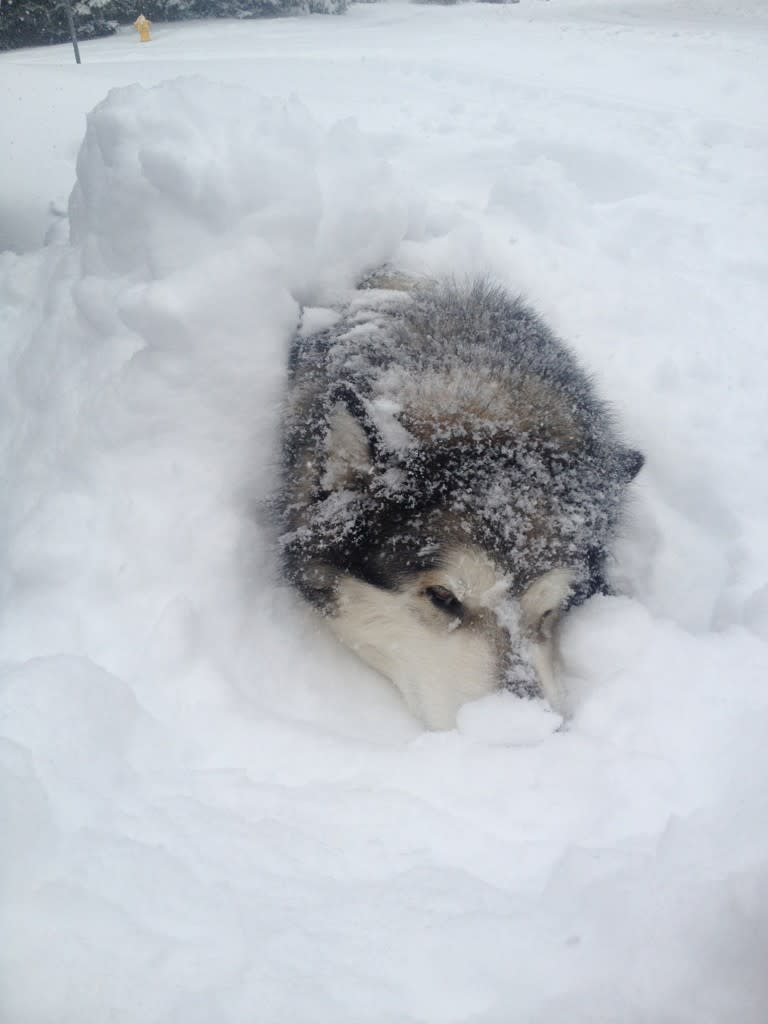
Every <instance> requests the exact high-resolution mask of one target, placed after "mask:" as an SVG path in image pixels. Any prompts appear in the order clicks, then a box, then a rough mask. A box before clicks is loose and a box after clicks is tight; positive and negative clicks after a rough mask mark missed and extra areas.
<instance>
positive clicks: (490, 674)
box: [278, 270, 644, 729]
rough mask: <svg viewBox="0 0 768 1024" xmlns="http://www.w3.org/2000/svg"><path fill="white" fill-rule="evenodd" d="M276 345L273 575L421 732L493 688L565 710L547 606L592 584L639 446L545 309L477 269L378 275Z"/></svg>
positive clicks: (596, 583)
mask: <svg viewBox="0 0 768 1024" xmlns="http://www.w3.org/2000/svg"><path fill="white" fill-rule="evenodd" d="M311 319H312V318H311V317H309V316H307V317H305V321H306V324H307V325H306V326H303V327H302V326H300V328H299V331H298V333H297V335H296V337H295V338H294V341H293V345H292V347H291V352H290V359H289V372H288V389H287V398H286V402H285V410H284V420H283V439H282V484H281V491H280V497H279V500H278V514H279V519H280V530H281V549H282V568H283V572H284V575H285V578H286V579H287V580H288V581H289V582H290V583H291V584H292V585H293V586H294V587H296V588H297V590H298V591H299V592H300V593H301V594H302V595H303V597H304V598H305V599H306V600H307V601H308V602H309V603H310V604H311V605H312V606H313V607H314V608H316V609H317V610H318V611H319V612H320V613H321V614H322V615H323V616H324V617H325V619H326V621H327V623H328V625H329V626H330V628H331V629H332V630H333V632H334V633H335V634H336V636H337V637H338V638H339V639H340V640H341V641H342V642H343V643H344V644H346V645H347V646H348V647H350V648H351V649H352V650H354V651H355V652H357V654H358V655H359V656H360V657H361V658H362V659H363V660H364V661H366V662H367V663H368V664H369V665H371V666H373V667H374V668H375V669H377V670H378V671H379V672H381V673H383V675H385V676H387V677H388V678H389V679H391V680H392V682H393V683H394V684H395V686H397V687H398V689H399V690H400V691H401V693H402V695H403V697H404V698H405V700H406V702H407V704H408V706H409V707H410V709H411V711H412V712H413V713H414V714H415V715H416V716H417V717H418V718H420V719H421V721H422V722H423V723H424V724H425V726H426V727H427V728H430V729H448V728H452V727H453V726H454V725H455V721H456V713H457V711H458V709H459V708H460V707H461V705H462V704H463V703H465V702H466V701H469V700H473V699H476V698H478V697H481V696H483V695H485V694H488V693H490V692H492V691H494V690H496V689H499V688H504V687H506V688H508V689H510V690H512V691H513V692H515V693H517V694H519V695H520V696H521V697H539V698H544V699H545V700H546V701H548V703H549V704H550V705H551V706H552V707H553V708H554V709H555V710H557V711H559V712H561V713H563V714H565V713H567V698H566V694H565V692H564V688H563V686H562V684H561V683H560V681H559V678H558V672H557V664H556V662H557V658H556V638H557V630H558V623H559V621H560V620H561V617H562V616H563V614H564V613H565V612H566V611H567V610H568V609H569V608H572V607H573V606H575V605H578V604H580V603H581V602H583V601H585V600H586V599H587V598H588V597H590V596H591V595H592V594H595V593H597V592H606V590H607V589H608V588H607V584H606V560H607V559H608V557H609V554H610V548H611V543H612V541H613V540H614V538H615V536H616V533H617V529H618V528H619V525H620V521H621V516H622V510H623V507H624V504H625V493H626V490H627V485H628V484H629V483H630V482H631V481H632V480H633V478H634V477H635V476H636V475H637V473H638V472H639V470H640V469H641V467H642V465H643V461H644V460H643V456H642V455H641V454H640V453H639V452H638V451H635V450H634V449H632V448H629V447H627V446H626V445H625V444H624V443H623V441H622V440H621V438H620V437H619V435H618V433H617V431H616V428H615V425H614V422H613V417H612V415H611V413H610V411H609V409H608V407H607V406H606V405H605V404H604V403H603V402H602V401H601V400H600V399H599V398H598V396H597V394H596V392H595V389H594V387H593V385H592V383H591V382H590V379H589V377H588V376H587V374H586V373H585V372H584V371H583V370H582V369H581V368H580V367H579V366H578V364H577V362H576V360H575V359H574V357H573V355H572V354H571V353H570V352H569V351H568V349H567V348H566V347H565V345H564V344H563V343H562V342H561V341H560V340H558V338H557V337H555V335H554V334H553V333H552V331H551V330H550V329H549V328H548V327H547V326H546V325H545V324H544V322H543V321H542V320H541V318H540V317H539V316H538V315H537V314H536V313H535V312H534V311H533V310H532V309H531V308H529V306H527V305H526V304H525V303H524V302H523V301H521V300H520V299H518V298H516V297H513V296H511V295H510V294H508V293H507V291H506V290H505V289H503V288H502V287H499V286H497V285H495V284H492V283H490V282H489V281H487V280H485V279H476V280H470V281H468V282H467V283H464V284H461V283H456V282H454V281H453V280H438V281H424V282H420V281H416V280H412V279H410V278H407V277H405V276H404V275H400V274H397V273H393V272H390V271H386V270H385V271H381V272H378V273H376V274H374V275H372V276H371V277H369V278H368V279H367V280H364V281H363V282H362V283H361V285H360V286H359V287H358V288H357V289H356V290H355V291H354V292H353V293H352V294H351V295H350V296H349V298H348V301H345V302H344V303H342V304H340V305H339V306H338V308H336V310H335V311H334V312H333V315H332V322H328V320H327V319H326V322H325V323H321V324H320V325H317V326H316V327H315V329H312V328H311V326H310V325H309V323H310V321H311Z"/></svg>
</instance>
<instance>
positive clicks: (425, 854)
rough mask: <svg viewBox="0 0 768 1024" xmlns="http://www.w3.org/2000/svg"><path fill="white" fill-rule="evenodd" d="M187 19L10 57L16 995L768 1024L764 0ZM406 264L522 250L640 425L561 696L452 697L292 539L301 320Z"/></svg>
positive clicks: (572, 639)
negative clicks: (433, 690) (605, 582)
mask: <svg viewBox="0 0 768 1024" xmlns="http://www.w3.org/2000/svg"><path fill="white" fill-rule="evenodd" d="M153 34H154V38H153V41H152V43H151V44H147V45H145V46H141V47H140V44H139V43H138V40H137V37H136V36H135V33H134V32H133V31H132V30H131V31H125V32H121V33H120V34H119V35H118V36H116V37H114V38H111V39H105V40H97V41H93V42H90V43H86V44H83V46H82V48H81V49H82V55H83V62H84V63H83V65H82V66H81V67H75V66H74V65H73V64H72V55H71V48H67V47H50V48H46V49H38V50H26V51H18V52H15V53H11V54H6V55H3V57H2V58H1V59H0V87H1V88H2V94H3V100H2V104H3V119H2V122H1V123H0V146H1V147H2V148H1V151H2V153H3V191H2V197H0V231H1V232H2V238H0V242H1V243H2V245H3V246H4V247H5V248H6V250H7V251H5V252H4V253H3V254H1V255H0V296H1V298H0V338H1V339H2V346H3V350H4V352H5V353H7V357H6V358H5V359H4V361H3V366H2V370H1V371H0V372H1V373H2V377H1V378H0V396H1V399H2V404H1V406H0V407H2V410H3V412H2V417H1V418H0V460H1V461H0V475H1V477H2V480H3V487H2V491H1V492H0V516H1V517H2V518H1V519H0V522H1V523H2V535H3V544H2V546H1V547H0V595H2V617H1V618H0V669H1V675H0V680H1V682H0V735H1V736H2V739H1V740H0V785H1V786H2V795H1V796H0V808H1V811H0V813H1V814H2V820H3V836H2V844H0V877H1V878H2V883H3V897H2V900H1V901H0V920H1V922H2V923H1V925H0V963H1V964H2V978H3V981H2V985H1V987H0V1018H1V1019H2V1020H3V1022H4V1024H5V1022H6V1021H7V1022H8V1024H102V1022H104V1021H107V1020H109V1021H114V1022H120V1024H161V1022H162V1024H171V1022H173V1024H177V1022H178V1024H182V1022H183V1024H197V1022H199V1024H211V1022H213V1021H215V1022H216V1024H252V1022H253V1021H259V1022H264V1024H278V1022H280V1024H282V1022H290V1024H331V1022H332V1024H364V1022H370V1024H405V1022H413V1024H416V1022H419V1024H421V1022H429V1024H432V1022H434V1024H443V1022H446V1024H447V1022H457V1024H458V1022H470V1021H471V1022H473V1024H510V1022H517V1021H520V1022H525V1024H529V1022H530V1024H560V1022H562V1021H569V1022H573V1024H577V1022H582V1024H596V1022H603V1021H604V1022H606V1024H608V1022H611V1024H613V1022H615V1021H622V1022H628V1024H629V1022H636V1024H646V1022H648V1021H653V1022H664V1024H710V1022H711V1024H720V1022H724V1021H738V1022H739V1024H762V1022H763V1021H764V1020H765V1019H766V1017H767V1016H768V975H767V974H766V970H765V965H766V962H767V957H768V783H767V782H766V778H768V774H767V769H768V752H767V746H766V735H768V524H767V523H766V518H765V509H766V508H767V507H768V474H766V473H765V470H764V464H765V457H766V452H767V451H768V417H766V402H765V384H764V381H765V372H766V348H765V323H766V319H767V314H768V249H766V244H765V242H766V237H767V236H766V229H767V228H768V223H767V221H766V210H767V209H768V126H767V125H766V122H765V116H764V114H765V109H766V96H768V88H766V87H767V86H768V12H766V10H765V7H764V5H763V4H762V2H761V0H734V2H725V0H722V2H718V0H701V2H699V0H616V2H613V3H608V2H600V0H552V2H551V3H542V2H539V0H521V2H520V3H519V4H514V5H508V6H507V5H503V6H496V5H492V6H488V5H475V4H462V5H458V6H454V7H447V8H444V7H437V8H436V7H432V6H424V5H406V4H400V3H391V4H390V3H384V4H378V5H373V6H368V5H365V6H355V7H353V8H352V9H351V10H350V12H349V14H348V15H346V16H345V17H343V18H322V17H304V18H292V19H279V20H272V21H264V22H248V23H241V22H216V23H198V24H184V25H156V26H155V27H154V33H153ZM89 111H90V113H88V112H89ZM86 113H88V118H87V127H86V121H85V115H86ZM75 159H76V160H77V164H76V167H75ZM384 262H390V263H392V264H393V265H395V266H398V267H401V268H402V269H403V270H405V271H409V272H414V273H420V274H422V273H423V274H432V273H441V272H446V271H448V272H452V273H455V274H457V275H462V274H464V273H469V272H477V271H484V272H487V273H489V274H491V275H492V276H494V277H496V278H497V279H498V280H500V281H502V282H504V283H505V284H506V285H507V286H508V287H510V288H512V289H519V290H520V291H521V292H522V293H523V294H524V295H525V296H526V297H527V299H528V300H529V301H530V302H532V303H533V304H534V305H535V306H536V307H537V308H538V309H539V310H540V311H541V313H542V314H543V315H544V316H545V317H546V318H547V320H548V321H549V322H550V323H552V325H553V326H554V327H555V328H556V329H557V331H558V332H559V333H560V334H561V335H562V336H563V337H565V338H566V339H567V340H568V341H569V343H570V344H571V345H572V346H573V348H574V350H575V352H576V353H577V355H578V357H579V359H580V360H581V362H582V363H583V364H584V365H585V366H587V367H588V368H589V370H590V371H591V372H592V373H593V375H594V377H595V380H596V382H597V384H598V387H599V388H600V390H601V392H602V393H603V394H604V395H605V396H606V397H608V398H610V399H611V401H612V402H613V404H614V406H615V408H616V411H617V413H618V415H619V418H620V420H621V422H622V423H623V425H624V430H625V434H626V436H627V437H628V438H629V439H631V442H632V443H633V444H635V445H637V446H638V447H639V448H641V449H642V450H643V451H644V453H645V455H646V459H647V462H646V467H645V469H644V470H643V471H642V473H641V475H640V477H639V478H638V480H637V482H636V483H635V484H634V485H633V488H634V491H635V498H634V501H633V504H632V506H631V509H630V515H629V519H628V523H627V526H626V529H625V531H624V535H623V536H622V538H621V542H620V545H619V550H618V552H617V560H616V565H615V568H614V576H615V579H616V581H617V583H618V585H619V587H620V589H621V591H622V596H617V597H599V598H594V599H592V600H591V601H589V602H588V603H587V604H586V605H584V606H582V607H580V608H578V609H576V610H574V611H573V613H572V614H571V615H570V616H569V618H568V620H567V623H566V626H565V629H564V635H563V638H562V646H563V656H564V665H565V678H566V681H567V683H568V686H569V690H570V693H571V699H572V703H573V707H574V715H573V718H572V720H571V721H569V722H568V723H567V724H566V725H565V726H562V723H561V721H560V719H559V718H558V716H556V715H554V714H552V713H551V712H548V711H547V710H546V708H544V707H542V706H541V705H539V704H535V703H534V704H531V705H528V706H527V708H526V710H525V711H521V702H520V701H519V700H518V699H517V698H514V697H513V696H512V695H510V694H504V693H501V694H497V695H493V696H491V697H488V698H486V699H485V700H483V701H481V702H478V703H476V704H474V705H468V706H466V707H465V708H464V709H463V710H462V712H461V713H460V715H459V721H458V726H457V729H456V730H453V731H449V732H440V733H425V732H423V731H422V729H421V728H420V726H419V725H418V723H417V722H415V721H414V720H413V719H412V718H411V717H410V716H409V714H408V713H407V711H406V710H405V708H404V707H403V705H402V702H401V700H400V698H399V697H398V695H397V693H396V692H395V690H394V688H393V687H392V686H391V685H390V684H388V683H387V682H386V681H385V680H383V679H381V678H379V677H378V676H376V675H375V674H374V673H373V672H371V671H369V670H368V669H366V668H365V666H363V665H362V664H361V663H360V662H359V661H357V660H356V659H355V657H354V656H353V655H352V654H350V653H348V652H346V651H345V650H343V649H342V648H340V647H339V646H338V645H337V643H336V642H335V641H334V640H333V638H332V637H330V636H329V635H328V633H327V632H326V631H325V630H324V629H323V627H322V625H321V624H319V623H318V622H317V620H316V619H315V618H314V617H313V615H312V614H311V612H310V611H308V610H307V609H306V608H304V607H303V606H302V604H301V603H300V601H299V600H298V599H297V597H296V596H295V595H294V594H292V593H291V592H290V591H289V590H288V589H287V588H286V587H284V586H283V585H281V583H280V582H279V579H278V576H277V573H276V564H275V563H276V560H275V547H274V543H273V537H272V533H271V530H270V528H269V526H268V524H267V523H266V521H265V517H264V514H263V504H264V501H265V499H266V498H267V497H268V496H269V495H270V494H271V493H272V491H273V488H274V485H275V476H276V457H277V450H276V444H275V442H276V437H277V432H278V428H279V405H280V400H281V394H282V388H283V383H284V379H285V356H286V352H287V348H288V345H289V342H290V338H291V335H292V333H293V331H294V329H295V327H296V324H297V322H298V318H299V314H300V308H301V306H302V305H307V306H311V307H313V314H312V316H313V322H315V323H322V322H324V319H323V318H324V317H327V316H329V314H328V313H326V312H323V311H324V310H326V309H327V307H328V306H329V305H330V304H331V303H332V302H333V300H334V296H335V295H337V294H338V293H339V292H340V291H343V290H344V289H346V288H349V287H350V286H351V285H352V284H353V282H354V281H355V279H356V278H358V277H359V275H360V274H362V273H363V272H365V271H368V270H370V269H372V268H374V267H376V266H377V265H380V264H382V263H384ZM561 726H562V727H561Z"/></svg>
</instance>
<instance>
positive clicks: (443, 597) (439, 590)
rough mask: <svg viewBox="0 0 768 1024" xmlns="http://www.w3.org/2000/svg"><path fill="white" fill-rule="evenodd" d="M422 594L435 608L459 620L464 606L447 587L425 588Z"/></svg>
mask: <svg viewBox="0 0 768 1024" xmlns="http://www.w3.org/2000/svg"><path fill="white" fill-rule="evenodd" d="M424 593H425V594H426V595H427V597H428V598H429V600H430V601H431V602H432V604H433V605H434V606H435V608H439V609H440V611H441V612H445V613H446V615H455V616H457V617H458V618H461V616H462V615H463V614H464V606H463V605H462V603H461V601H460V600H459V599H458V597H456V595H455V594H452V593H451V591H450V590H449V589H448V588H447V587H427V589H426V590H425V591H424Z"/></svg>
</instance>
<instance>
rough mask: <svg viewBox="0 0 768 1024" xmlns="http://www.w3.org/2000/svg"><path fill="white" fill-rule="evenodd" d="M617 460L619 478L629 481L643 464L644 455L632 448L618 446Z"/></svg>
mask: <svg viewBox="0 0 768 1024" xmlns="http://www.w3.org/2000/svg"><path fill="white" fill-rule="evenodd" d="M617 461H618V466H619V475H620V477H621V479H622V480H624V481H625V482H626V483H629V482H630V481H631V480H634V479H635V477H636V476H637V474H638V473H639V472H640V470H641V469H642V468H643V466H644V465H645V456H644V455H643V453H642V452H638V451H635V449H634V448H620V449H619V451H618V459H617Z"/></svg>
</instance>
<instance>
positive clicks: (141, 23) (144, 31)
mask: <svg viewBox="0 0 768 1024" xmlns="http://www.w3.org/2000/svg"><path fill="white" fill-rule="evenodd" d="M133 27H134V28H136V29H138V30H139V42H141V43H148V42H149V41H150V39H151V38H152V36H151V35H150V34H149V30H150V29H151V28H152V22H151V21H150V20H149V18H145V17H144V15H143V14H140V15H139V16H138V18H137V19H136V21H134V23H133Z"/></svg>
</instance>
